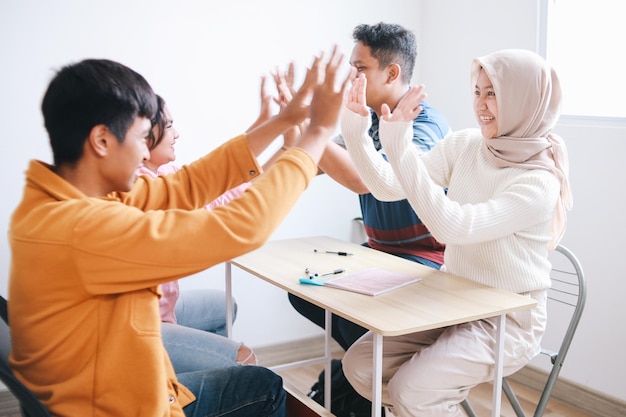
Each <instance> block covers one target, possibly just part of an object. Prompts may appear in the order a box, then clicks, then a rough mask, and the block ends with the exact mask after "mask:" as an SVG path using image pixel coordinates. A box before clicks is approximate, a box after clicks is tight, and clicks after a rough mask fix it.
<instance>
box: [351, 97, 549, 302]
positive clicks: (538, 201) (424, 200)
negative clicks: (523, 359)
mask: <svg viewBox="0 0 626 417" xmlns="http://www.w3.org/2000/svg"><path fill="white" fill-rule="evenodd" d="M344 110H345V111H344V112H342V118H341V126H342V133H343V136H344V138H345V141H346V146H347V148H348V151H349V153H350V155H351V157H352V159H353V160H354V163H355V164H356V166H357V169H358V171H359V173H360V175H361V177H362V178H363V181H364V182H365V183H366V184H367V186H368V187H369V190H370V191H371V192H372V194H373V195H374V196H375V197H376V198H377V199H379V200H382V201H395V200H399V199H403V198H407V199H408V200H409V202H410V203H411V206H412V207H413V209H414V210H415V212H416V213H417V214H418V216H419V217H420V218H421V219H422V221H423V222H424V224H425V225H426V226H427V227H428V229H429V230H430V231H431V233H432V234H433V236H434V237H435V238H436V239H437V240H438V241H440V242H442V243H445V244H446V251H445V269H446V270H447V271H449V272H451V273H453V274H455V275H459V276H463V277H466V278H469V279H472V280H474V281H477V282H479V283H482V284H486V285H489V286H492V287H498V288H503V289H506V290H509V291H513V292H517V293H525V292H529V291H536V290H540V289H545V288H548V287H549V286H550V278H549V271H550V263H549V261H548V259H547V256H548V250H547V244H548V242H549V241H550V239H551V235H550V225H551V222H552V216H553V213H554V207H555V204H556V201H557V197H558V195H559V191H560V185H559V182H558V180H557V178H556V177H555V176H554V175H553V174H551V173H550V172H548V171H546V170H540V169H531V170H527V169H520V168H511V167H509V168H497V167H495V166H494V165H493V164H492V163H491V162H490V161H489V160H487V158H485V155H484V154H483V150H482V147H483V146H484V144H483V140H484V139H483V137H482V135H481V133H480V130H477V129H466V130H461V131H458V132H455V133H452V134H450V135H449V136H448V137H446V139H444V140H443V141H441V142H440V143H438V144H437V146H435V147H434V148H433V149H432V150H431V151H430V152H428V153H425V154H422V155H420V153H419V151H417V150H416V149H415V147H414V146H412V145H411V135H412V132H411V123H409V122H407V123H404V122H386V121H384V120H381V121H380V140H381V144H382V146H383V148H384V149H385V153H386V154H387V158H388V159H389V162H387V161H385V160H384V159H383V156H382V155H381V154H380V153H378V152H377V151H376V149H375V148H374V146H373V144H372V141H371V139H369V137H368V134H367V129H368V126H369V118H368V117H361V116H359V115H358V114H356V113H354V112H351V111H349V110H347V109H344ZM442 187H443V188H447V189H448V191H447V195H446V194H445V193H444V192H443V191H442Z"/></svg>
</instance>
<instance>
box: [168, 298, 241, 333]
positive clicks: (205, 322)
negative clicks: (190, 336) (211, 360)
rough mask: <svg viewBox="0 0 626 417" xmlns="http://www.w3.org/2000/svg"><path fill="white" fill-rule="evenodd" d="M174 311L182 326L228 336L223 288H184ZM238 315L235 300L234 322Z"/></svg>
mask: <svg viewBox="0 0 626 417" xmlns="http://www.w3.org/2000/svg"><path fill="white" fill-rule="evenodd" d="M174 312H175V313H176V321H177V322H178V324H180V325H182V326H187V327H191V328H194V329H198V330H204V331H206V332H211V333H216V334H219V335H222V336H226V293H225V292H224V291H222V290H183V291H181V292H180V295H179V297H178V300H177V301H176V306H175V308H174ZM236 317H237V304H236V303H234V302H233V322H234V321H235V318H236Z"/></svg>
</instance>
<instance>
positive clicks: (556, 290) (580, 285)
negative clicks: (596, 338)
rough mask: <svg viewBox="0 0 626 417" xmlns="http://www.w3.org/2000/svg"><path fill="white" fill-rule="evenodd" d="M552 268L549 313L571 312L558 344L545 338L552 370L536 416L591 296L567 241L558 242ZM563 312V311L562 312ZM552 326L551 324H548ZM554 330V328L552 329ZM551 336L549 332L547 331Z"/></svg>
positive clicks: (542, 350)
mask: <svg viewBox="0 0 626 417" xmlns="http://www.w3.org/2000/svg"><path fill="white" fill-rule="evenodd" d="M550 260H551V262H552V272H551V274H550V277H551V280H552V287H551V288H550V290H549V291H548V315H552V317H554V316H555V313H556V312H557V311H559V313H560V312H561V311H562V312H563V313H564V314H567V313H569V314H570V315H569V316H567V315H566V317H570V319H569V321H568V322H567V328H566V329H565V331H564V332H562V333H563V336H562V337H561V338H558V339H557V340H556V341H555V342H557V343H556V344H555V346H556V348H555V349H550V346H549V343H550V342H551V341H550V340H546V339H544V342H543V347H542V349H541V353H542V354H544V355H547V356H549V357H550V361H551V362H552V370H551V372H550V375H549V376H548V380H547V381H546V384H545V386H544V389H543V392H542V393H541V398H540V399H539V403H538V405H537V409H536V410H535V414H534V415H535V416H537V417H538V416H542V415H543V413H544V411H545V409H546V406H547V405H548V400H549V399H550V395H551V394H552V390H553V388H554V385H555V383H556V380H557V378H558V376H559V373H560V372H561V368H562V367H563V363H564V362H565V356H566V355H567V352H568V350H569V348H570V345H571V343H572V339H573V338H574V334H575V333H576V329H577V328H578V323H579V322H580V318H581V316H582V313H583V310H584V308H585V302H586V300H587V281H586V280H585V273H584V271H583V268H582V265H581V264H580V261H579V260H578V258H577V257H576V255H574V253H573V252H572V251H571V250H569V249H568V248H566V247H565V246H563V245H558V246H557V247H556V249H555V250H554V252H553V253H552V255H551V259H550ZM559 316H561V314H559ZM548 326H550V325H549V324H548ZM548 329H549V327H548ZM551 331H552V330H551V329H550V332H551ZM547 336H549V333H547Z"/></svg>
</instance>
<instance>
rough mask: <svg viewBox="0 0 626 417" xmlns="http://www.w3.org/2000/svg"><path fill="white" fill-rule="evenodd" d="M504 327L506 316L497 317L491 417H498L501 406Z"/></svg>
mask: <svg viewBox="0 0 626 417" xmlns="http://www.w3.org/2000/svg"><path fill="white" fill-rule="evenodd" d="M505 325H506V314H502V315H501V316H499V317H498V320H497V322H496V352H495V355H496V357H495V359H496V362H495V369H494V371H493V407H492V410H493V411H492V413H491V415H492V416H493V417H500V408H501V406H502V375H503V373H504V372H503V362H504V326H505Z"/></svg>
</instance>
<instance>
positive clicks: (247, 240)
mask: <svg viewBox="0 0 626 417" xmlns="http://www.w3.org/2000/svg"><path fill="white" fill-rule="evenodd" d="M342 58H343V55H342V54H340V53H339V52H338V51H337V50H336V49H335V50H333V52H332V55H331V56H330V59H329V61H328V63H327V64H323V63H322V58H321V57H316V58H315V60H314V62H313V64H312V66H311V69H310V70H309V72H308V73H307V77H306V79H305V81H304V83H303V85H302V87H301V88H300V90H299V91H298V93H297V95H296V98H295V99H294V101H293V102H292V103H291V104H289V105H288V106H287V107H286V108H285V109H283V110H282V111H281V112H280V113H279V114H278V115H276V116H274V117H273V118H272V119H270V120H269V121H268V122H266V123H264V124H262V125H261V126H259V127H257V128H255V129H254V130H252V131H250V132H249V133H248V134H243V135H241V136H238V137H236V138H234V139H232V140H230V141H228V142H226V143H225V144H223V145H222V146H220V147H218V148H217V149H215V150H214V151H212V152H211V153H209V154H208V155H206V156H204V157H202V158H200V159H198V160H197V161H195V162H193V163H191V164H189V165H187V166H185V167H183V168H182V169H181V170H180V171H179V172H177V173H176V174H172V175H169V176H165V177H159V178H157V179H154V180H151V179H148V178H147V177H141V178H139V179H137V178H136V175H135V173H136V171H137V169H138V168H139V167H140V166H142V164H143V161H144V160H145V159H147V158H148V157H149V153H148V148H147V146H146V137H147V135H148V132H149V130H150V128H151V118H152V117H153V116H154V114H155V111H156V98H155V95H154V93H153V91H152V89H151V87H150V85H149V84H148V83H147V82H146V80H145V79H144V78H143V77H142V76H141V75H139V74H137V73H136V72H134V71H133V70H131V69H129V68H128V67H125V66H124V65H121V64H119V63H116V62H113V61H108V60H84V61H81V62H79V63H76V64H72V65H68V66H66V67H64V68H62V69H61V70H60V71H59V72H58V73H57V74H56V76H55V77H54V78H53V80H52V81H51V82H50V84H49V86H48V89H47V91H46V94H45V96H44V99H43V102H42V112H43V115H44V121H45V126H46V129H47V131H48V134H49V137H50V144H51V147H52V153H53V158H54V164H53V165H49V164H46V163H44V162H41V161H32V162H31V163H30V166H29V167H28V170H27V172H26V186H25V189H24V196H23V200H22V202H21V203H20V204H19V206H18V207H17V209H16V210H15V212H14V214H13V217H12V219H11V224H10V230H9V240H10V245H11V251H12V264H11V272H10V280H9V316H10V324H11V336H12V338H13V351H12V352H11V355H10V363H11V366H12V368H13V371H14V373H15V375H16V376H17V378H19V379H20V380H21V381H22V382H23V383H24V384H25V385H26V386H27V387H28V388H30V389H31V390H32V391H33V392H34V393H35V394H36V395H37V397H38V398H39V399H40V400H41V401H42V402H43V403H44V405H45V406H46V407H47V408H48V409H49V410H50V412H51V414H53V415H55V416H73V417H74V416H82V417H85V416H111V417H120V416H150V417H153V416H183V415H186V416H200V415H202V416H207V415H220V416H230V415H232V416H234V415H236V416H250V417H252V416H254V417H259V416H284V415H285V409H284V403H285V393H284V391H283V389H282V381H281V379H280V377H279V376H277V375H275V374H274V373H272V372H271V371H269V370H267V369H265V368H261V367H255V366H237V367H233V368H227V369H224V370H217V371H215V370H213V371H210V372H203V371H200V372H194V373H187V374H179V375H175V374H174V370H173V368H172V366H171V363H170V360H169V358H168V356H167V354H166V352H165V350H164V348H163V345H162V342H161V337H160V333H159V322H160V319H159V309H158V298H159V293H158V290H157V287H158V285H159V284H161V283H164V282H169V281H171V280H173V279H178V278H182V277H185V276H188V275H190V274H193V273H196V272H198V271H202V270H204V269H206V268H209V267H211V266H213V265H215V264H218V263H221V262H224V261H227V260H229V259H231V258H234V257H236V256H239V255H242V254H244V253H246V252H248V251H251V250H253V249H256V248H258V247H260V246H261V245H263V243H264V242H265V241H266V240H267V239H268V238H269V237H270V235H271V233H272V232H273V231H274V230H275V229H276V227H277V226H278V225H279V224H280V222H281V221H282V220H283V219H284V217H285V216H286V215H287V213H288V212H289V210H290V209H291V208H292V206H293V205H294V203H295V202H296V200H297V199H298V197H299V196H300V194H301V193H302V192H303V191H304V190H305V189H306V187H307V186H308V184H309V182H310V181H311V180H312V178H313V177H315V175H316V174H317V162H318V161H319V158H320V156H321V155H322V153H323V152H324V148H325V146H326V143H327V140H328V138H329V137H330V136H331V134H332V133H333V131H334V129H335V126H336V123H337V118H338V114H339V110H340V108H341V106H342V103H343V95H344V90H345V87H346V84H347V83H348V79H349V77H350V76H348V77H347V78H346V79H345V80H343V82H342V83H341V85H340V88H336V87H335V81H336V77H337V72H338V69H339V67H340V65H341V62H342ZM320 80H324V81H320ZM311 95H312V99H310V97H311ZM309 100H311V101H310V106H309V105H307V103H308V102H309ZM306 117H310V124H309V126H308V128H307V130H306V131H305V133H304V135H303V137H302V139H301V140H300V141H299V143H298V145H297V147H296V148H294V149H290V150H289V151H287V152H285V153H284V154H283V155H282V157H281V158H280V159H279V160H278V161H276V162H275V164H274V165H273V166H272V167H271V168H270V169H268V171H267V172H266V173H264V175H263V176H262V177H260V178H258V179H257V180H256V181H255V183H254V185H253V186H252V187H250V188H249V189H248V190H247V191H246V192H245V193H244V194H243V195H242V196H241V197H240V198H239V199H237V200H235V201H233V202H231V203H230V204H229V205H227V206H224V207H219V208H217V209H215V210H213V211H208V210H205V209H204V206H205V205H206V204H207V203H209V202H210V201H211V200H213V199H214V198H215V197H217V196H219V195H220V194H222V193H223V192H224V191H226V190H228V189H230V188H232V187H234V186H236V185H238V184H240V183H242V182H245V181H250V180H251V179H252V178H255V177H257V176H258V175H259V174H260V173H261V171H262V170H261V167H260V166H259V164H258V163H257V160H256V156H258V155H259V154H260V153H261V152H262V151H263V150H264V149H265V148H266V147H267V145H269V144H270V143H271V142H272V141H273V140H274V139H275V138H276V137H277V136H279V135H280V134H281V133H283V132H284V131H286V130H287V129H289V128H291V127H292V126H294V125H297V124H299V123H300V122H302V121H303V120H304V118H306ZM259 218H261V219H263V221H262V222H258V219H259Z"/></svg>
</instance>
